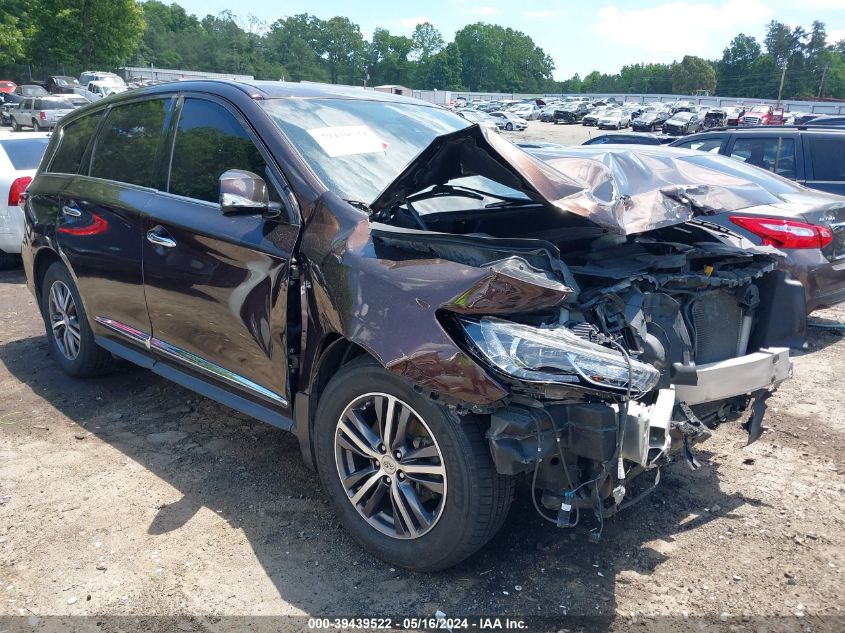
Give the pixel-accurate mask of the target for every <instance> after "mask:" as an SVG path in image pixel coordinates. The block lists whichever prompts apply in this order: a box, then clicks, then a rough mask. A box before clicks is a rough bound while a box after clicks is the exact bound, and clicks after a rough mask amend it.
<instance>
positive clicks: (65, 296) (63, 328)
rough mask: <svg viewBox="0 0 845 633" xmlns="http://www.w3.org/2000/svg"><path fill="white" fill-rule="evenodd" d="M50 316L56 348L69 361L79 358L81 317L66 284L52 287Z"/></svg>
mask: <svg viewBox="0 0 845 633" xmlns="http://www.w3.org/2000/svg"><path fill="white" fill-rule="evenodd" d="M48 310H49V313H50V314H49V316H50V330H51V331H52V332H53V338H54V339H55V341H56V346H57V347H58V348H59V351H60V352H61V353H62V355H63V356H64V357H65V358H67V359H68V360H74V359H75V358H76V357H77V356H79V350H80V346H81V343H82V337H81V335H80V332H79V317H78V316H77V312H76V302H74V300H73V295H72V294H71V293H70V288H68V287H67V286H66V285H65V284H64V282H61V281H54V282H53V285H52V286H50V299H49V302H48Z"/></svg>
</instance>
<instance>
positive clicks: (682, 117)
mask: <svg viewBox="0 0 845 633" xmlns="http://www.w3.org/2000/svg"><path fill="white" fill-rule="evenodd" d="M672 118H674V119H677V120H678V121H687V120H688V119H691V118H692V112H678V113H677V114H676V115H675V116H674V117H672Z"/></svg>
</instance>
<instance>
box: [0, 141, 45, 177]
mask: <svg viewBox="0 0 845 633" xmlns="http://www.w3.org/2000/svg"><path fill="white" fill-rule="evenodd" d="M49 141H50V139H48V138H46V137H39V138H21V139H10V140H4V141H0V148H2V149H3V151H5V152H6V156H8V157H9V160H10V161H11V163H12V167H13V168H14V169H16V170H17V171H24V170H27V169H36V168H37V167H38V163H40V162H41V157H42V156H43V155H44V150H46V149H47V143H48V142H49Z"/></svg>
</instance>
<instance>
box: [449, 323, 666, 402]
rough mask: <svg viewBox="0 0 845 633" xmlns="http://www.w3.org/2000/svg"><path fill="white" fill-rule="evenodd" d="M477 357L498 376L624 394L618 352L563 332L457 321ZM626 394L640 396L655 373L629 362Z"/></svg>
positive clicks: (623, 362) (623, 364)
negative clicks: (628, 391)
mask: <svg viewBox="0 0 845 633" xmlns="http://www.w3.org/2000/svg"><path fill="white" fill-rule="evenodd" d="M460 322H461V325H462V326H463V328H464V330H465V331H466V333H467V335H468V336H469V338H470V339H471V340H472V342H473V343H474V344H475V347H476V348H477V349H478V351H479V353H480V354H481V355H482V356H484V358H486V359H487V360H488V361H489V362H490V363H492V364H493V366H495V367H496V368H498V369H500V370H501V371H502V372H504V373H506V374H508V375H510V376H514V377H516V378H519V379H522V380H527V381H531V382H553V383H576V384H577V383H579V382H580V381H581V380H583V381H585V382H587V383H589V384H591V385H595V386H596V387H604V388H613V389H627V388H628V369H629V368H628V360H627V359H626V358H625V356H623V355H622V354H621V353H620V352H618V351H616V350H613V349H609V348H607V347H603V346H601V345H597V344H596V343H591V342H590V341H586V340H584V339H582V338H580V337H579V336H577V335H575V334H574V333H573V332H572V331H571V330H568V329H567V328H565V327H562V326H560V327H554V328H538V327H533V326H530V325H522V324H520V323H513V322H511V321H503V320H501V319H494V318H490V317H484V318H483V319H481V320H480V321H470V320H468V319H460ZM630 375H631V391H632V392H635V393H645V392H647V391H650V390H651V389H653V388H654V387H655V386H656V385H657V382H658V381H659V380H660V372H659V371H658V370H657V369H655V368H654V367H652V366H651V365H647V364H645V363H641V362H639V361H637V360H634V359H630Z"/></svg>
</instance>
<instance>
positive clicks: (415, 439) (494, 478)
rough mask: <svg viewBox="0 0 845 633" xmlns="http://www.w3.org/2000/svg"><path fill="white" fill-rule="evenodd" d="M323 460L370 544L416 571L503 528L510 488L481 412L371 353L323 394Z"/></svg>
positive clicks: (441, 565)
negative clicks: (458, 412) (427, 392)
mask: <svg viewBox="0 0 845 633" xmlns="http://www.w3.org/2000/svg"><path fill="white" fill-rule="evenodd" d="M314 442H315V449H316V450H315V456H316V462H317V470H318V472H319V474H320V479H321V481H322V483H323V487H324V488H325V489H326V491H327V492H328V494H329V497H330V498H331V500H332V503H333V505H334V507H335V509H336V511H337V513H338V516H339V517H340V520H341V522H342V523H343V524H344V526H345V527H346V529H347V530H348V531H349V532H350V533H351V534H352V536H353V538H355V540H356V541H357V542H358V543H359V544H360V545H361V546H362V547H363V548H364V549H365V550H367V551H368V552H370V553H371V554H373V555H374V556H377V557H378V558H381V559H382V560H384V561H386V562H388V563H390V564H392V565H397V566H399V567H404V568H406V569H410V570H414V571H437V570H442V569H447V568H449V567H452V566H454V565H456V564H458V563H459V562H461V561H462V560H464V559H465V558H467V557H468V556H470V555H471V554H473V553H474V552H475V551H477V550H478V549H479V548H480V547H482V546H483V545H484V544H485V543H487V542H488V541H489V540H490V539H491V538H492V537H493V535H495V534H496V532H497V531H498V530H499V528H500V527H501V525H502V522H503V521H504V519H505V516H506V515H507V512H508V509H509V507H510V503H511V499H512V497H513V480H512V478H508V477H503V476H501V475H499V474H498V473H497V472H496V469H495V467H494V465H493V462H492V459H491V457H490V451H489V448H488V446H487V442H486V440H485V439H484V435H483V431H482V428H481V426H480V419H479V418H477V417H475V416H472V415H467V416H464V417H461V418H459V417H457V416H455V415H454V414H453V413H450V412H449V410H448V409H446V408H445V407H442V406H440V405H438V404H436V403H435V402H433V401H431V400H430V399H428V398H426V397H424V396H422V395H420V394H418V393H417V392H416V391H414V389H413V388H412V386H411V385H410V384H408V383H407V382H406V381H404V380H402V379H401V378H399V377H397V376H395V375H393V374H391V373H390V372H388V371H386V370H385V369H383V368H382V367H381V366H380V365H378V364H376V363H375V362H373V361H372V360H371V359H369V358H367V357H364V358H362V359H361V360H356V361H354V362H352V363H350V364H349V365H347V366H345V367H344V368H342V369H341V370H340V371H339V372H338V373H337V374H336V375H335V376H334V377H333V378H332V380H331V381H330V382H329V384H328V386H327V387H326V390H325V391H324V392H323V395H322V397H321V399H320V403H319V406H318V408H317V415H316V421H315V429H314Z"/></svg>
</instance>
